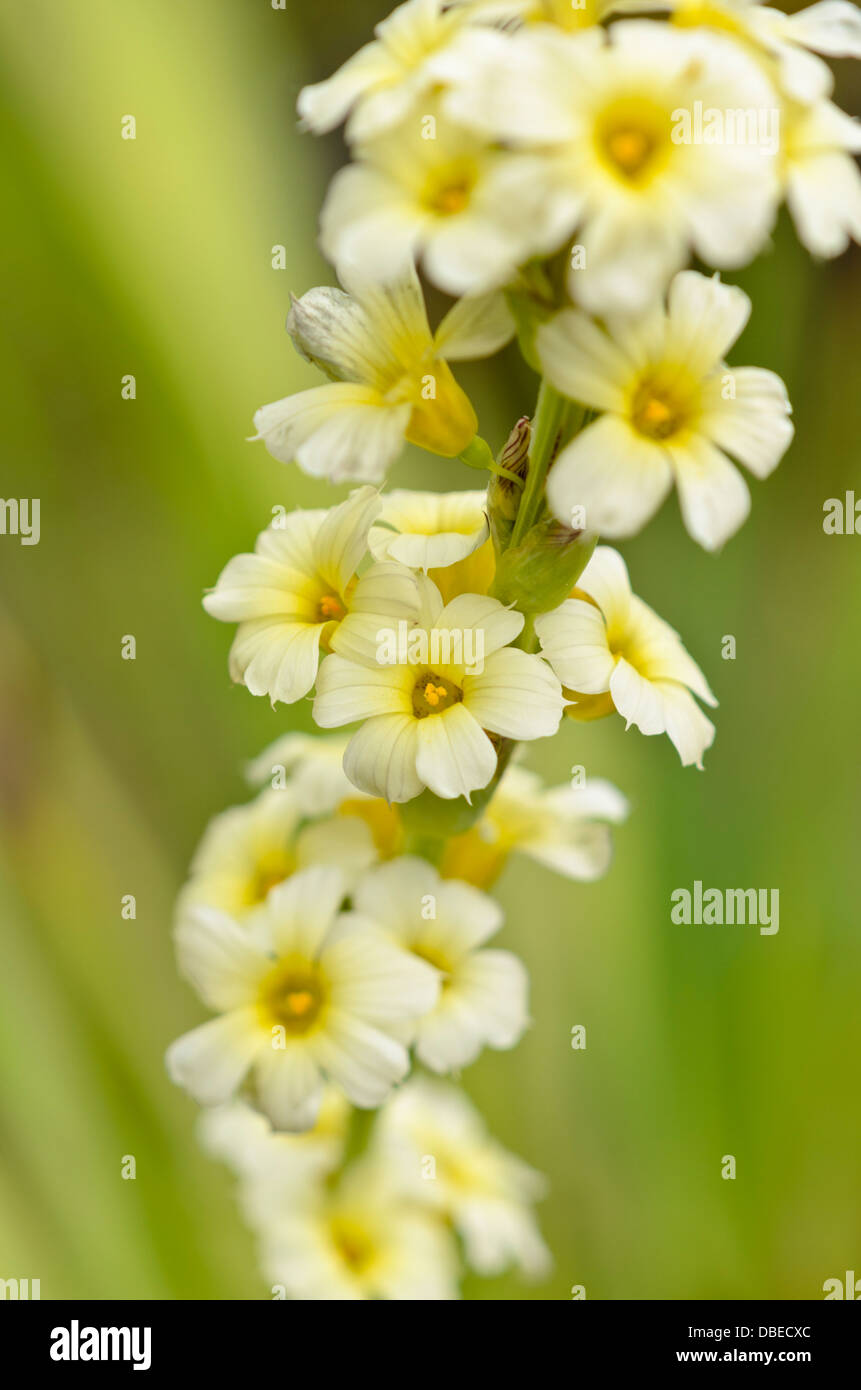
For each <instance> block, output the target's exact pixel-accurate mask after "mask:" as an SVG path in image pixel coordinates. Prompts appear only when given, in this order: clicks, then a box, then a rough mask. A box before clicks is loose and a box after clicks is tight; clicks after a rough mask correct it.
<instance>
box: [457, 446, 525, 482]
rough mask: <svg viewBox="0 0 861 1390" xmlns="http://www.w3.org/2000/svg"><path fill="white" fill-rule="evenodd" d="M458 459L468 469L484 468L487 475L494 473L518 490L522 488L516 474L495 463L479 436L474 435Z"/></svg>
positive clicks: (489, 450)
mask: <svg viewBox="0 0 861 1390" xmlns="http://www.w3.org/2000/svg"><path fill="white" fill-rule="evenodd" d="M459 458H460V461H461V463H465V464H466V465H467V467H468V468H486V469H487V471H488V472H489V473H495V474H496V476H497V477H498V478H507V479H508V481H509V482H510V483H516V484H517V486H518V487H520V488H522V487H523V479H522V478H521V477H519V475H518V474H517V473H512V472H511V470H510V469H508V468H504V467H503V466H502V464H501V463H497V461H496V459H495V458H494V457H493V451H492V449H491V447H490V445H489V444H488V443H487V440H486V439H482V437H481V435H480V434H477V435H475V437H474V438H473V439H471V440H470V442H469V443H468V444H467V446H466V448H465V449H464V451H463V453H462V454H460V455H459Z"/></svg>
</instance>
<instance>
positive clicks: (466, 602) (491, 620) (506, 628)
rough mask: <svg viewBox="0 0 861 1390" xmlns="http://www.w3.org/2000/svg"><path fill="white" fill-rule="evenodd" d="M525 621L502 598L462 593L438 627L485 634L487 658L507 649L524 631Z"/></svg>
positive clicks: (485, 653) (452, 601) (448, 608)
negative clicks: (501, 601) (502, 601)
mask: <svg viewBox="0 0 861 1390" xmlns="http://www.w3.org/2000/svg"><path fill="white" fill-rule="evenodd" d="M525 621H526V620H525V618H524V617H523V614H522V613H518V612H516V611H515V610H514V609H513V608H506V607H505V605H504V604H502V603H500V602H499V600H498V599H495V598H490V597H488V596H487V595H483V594H458V595H457V597H456V598H453V599H452V600H451V602H450V603H447V604H446V606H445V608H443V610H442V612H441V613H440V615H439V617H438V618H437V620H436V623H435V624H434V626H435V627H436V629H437V631H449V632H452V631H459V632H462V633H465V632H468V631H473V632H475V633H481V634H482V637H483V641H484V655H485V657H488V656H490V655H491V654H492V653H494V652H497V651H499V650H500V648H501V647H507V646H508V644H509V642H513V641H514V639H515V638H516V637H519V636H520V633H521V632H522V631H523V624H524V622H525Z"/></svg>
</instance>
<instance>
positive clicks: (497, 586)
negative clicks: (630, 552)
mask: <svg viewBox="0 0 861 1390" xmlns="http://www.w3.org/2000/svg"><path fill="white" fill-rule="evenodd" d="M594 549H595V536H594V535H588V534H587V533H586V532H585V531H572V530H571V529H570V528H569V527H567V526H564V525H563V524H562V522H561V521H557V520H556V519H555V518H554V517H545V519H544V520H543V521H539V522H537V523H536V524H535V526H533V527H531V528H530V530H529V531H527V533H526V535H525V536H524V537H523V540H522V541H521V542H520V544H519V545H517V546H513V547H509V549H508V550H506V551H505V552H504V553H503V554H502V555H501V556H500V557H499V559H498V561H497V568H496V579H495V581H494V585H493V595H494V597H495V598H498V599H499V600H500V602H501V603H513V604H514V605H515V607H516V608H518V609H519V611H520V612H521V613H527V614H537V613H549V612H550V610H551V609H553V608H558V607H559V604H560V603H563V602H564V601H565V599H566V598H568V597H569V595H570V593H571V590H572V589H573V588H574V587H575V585H576V583H577V580H578V579H579V578H580V575H581V574H582V572H583V570H584V569H585V567H586V563H587V561H588V559H589V557H590V555H591V554H592V551H593V550H594Z"/></svg>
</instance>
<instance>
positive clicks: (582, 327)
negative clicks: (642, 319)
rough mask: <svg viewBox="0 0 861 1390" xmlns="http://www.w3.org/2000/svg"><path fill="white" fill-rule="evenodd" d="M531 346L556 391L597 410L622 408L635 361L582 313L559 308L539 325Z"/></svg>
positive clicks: (617, 409) (618, 409) (619, 409)
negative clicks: (546, 321)
mask: <svg viewBox="0 0 861 1390" xmlns="http://www.w3.org/2000/svg"><path fill="white" fill-rule="evenodd" d="M535 346H536V349H537V351H538V356H539V358H540V359H541V365H542V367H543V368H544V372H545V375H546V376H547V378H548V380H549V381H550V382H551V383H552V384H553V385H554V386H555V387H556V389H557V391H561V392H562V394H563V395H565V396H568V397H569V398H570V399H571V400H573V401H580V403H581V404H582V405H589V406H593V407H595V408H596V409H598V410H613V411H621V410H622V409H623V408H624V403H625V392H626V389H627V387H628V386H629V384H630V382H631V379H632V376H633V373H634V366H635V364H634V363H633V362H632V361H631V359H630V358H629V357H627V356H626V354H625V353H624V352H623V351H622V350H621V348H620V347H619V346H618V344H617V343H614V342H613V340H612V339H611V338H609V337H608V336H607V334H606V333H605V332H603V330H602V329H600V328H599V327H598V325H597V324H595V323H593V322H592V320H591V319H589V318H587V317H586V315H585V314H581V313H579V312H578V311H577V310H576V309H563V310H562V311H561V313H558V314H556V315H555V316H554V317H553V318H552V319H550V320H549V322H548V323H544V324H542V325H541V327H540V328H539V329H538V332H537V334H536V337H535Z"/></svg>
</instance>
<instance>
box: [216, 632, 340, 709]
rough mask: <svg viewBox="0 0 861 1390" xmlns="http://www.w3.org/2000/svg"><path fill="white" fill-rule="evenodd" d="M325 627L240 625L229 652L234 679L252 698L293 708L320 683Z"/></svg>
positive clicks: (232, 677) (231, 672) (231, 673)
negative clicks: (322, 642) (318, 672)
mask: <svg viewBox="0 0 861 1390" xmlns="http://www.w3.org/2000/svg"><path fill="white" fill-rule="evenodd" d="M322 632H323V624H320V623H293V622H282V621H279V620H278V619H277V618H255V619H254V620H253V621H252V622H247V623H241V624H240V626H239V629H238V631H237V633H236V637H235V638H234V641H233V646H232V647H231V649H230V676H231V679H232V680H234V681H237V682H241V683H243V684H244V685H246V686H247V688H248V689H249V690H250V691H251V694H252V695H268V696H269V698H270V700H271V701H272V703H273V705H274V704H276V703H277V702H278V701H282V702H283V703H284V704H293V703H294V702H295V701H296V700H301V699H302V697H303V696H304V695H307V694H308V691H309V690H310V689H311V688H312V686H313V684H314V682H315V680H316V679H317V667H318V664H319V661H320V637H321V634H322Z"/></svg>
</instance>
